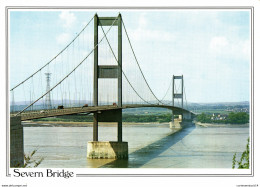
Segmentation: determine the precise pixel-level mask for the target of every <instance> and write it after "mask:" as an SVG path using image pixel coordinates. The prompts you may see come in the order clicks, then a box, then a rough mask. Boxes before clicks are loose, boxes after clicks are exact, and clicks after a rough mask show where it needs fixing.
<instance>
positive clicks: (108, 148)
mask: <svg viewBox="0 0 260 187" xmlns="http://www.w3.org/2000/svg"><path fill="white" fill-rule="evenodd" d="M87 158H90V159H103V158H105V159H107V158H110V159H125V158H128V142H113V141H106V142H99V141H92V142H88V146H87Z"/></svg>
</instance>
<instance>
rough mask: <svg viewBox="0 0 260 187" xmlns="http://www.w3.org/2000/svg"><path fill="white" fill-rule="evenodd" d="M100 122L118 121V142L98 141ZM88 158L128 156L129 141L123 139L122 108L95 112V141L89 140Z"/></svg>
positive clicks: (122, 157)
mask: <svg viewBox="0 0 260 187" xmlns="http://www.w3.org/2000/svg"><path fill="white" fill-rule="evenodd" d="M98 122H117V142H115V141H102V142H101V141H98ZM87 158H90V159H100V158H110V159H124V158H128V142H123V141H122V109H114V110H107V111H99V112H95V113H94V122H93V141H91V142H88V146H87Z"/></svg>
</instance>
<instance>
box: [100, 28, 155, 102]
mask: <svg viewBox="0 0 260 187" xmlns="http://www.w3.org/2000/svg"><path fill="white" fill-rule="evenodd" d="M100 26H101V29H102V31H103V33H105V31H104V29H103V27H102V25H101V24H100ZM105 38H106V41H107V43H108V45H109V47H110V50H111V52H112V53H113V56H114V58H115V60H116V62H117V64H118V65H119V66H120V68H121V70H122V73H123V75H124V76H125V78H126V80H127V82H128V84H129V85H130V86H131V87H132V89H133V90H134V92H135V93H136V94H137V95H138V97H140V99H142V100H143V101H144V102H146V103H148V104H151V103H149V102H148V101H146V100H145V99H144V98H143V97H141V96H140V95H139V93H138V92H137V91H136V90H135V88H134V87H133V85H132V84H131V83H130V81H129V79H128V78H127V76H126V74H125V72H124V71H123V68H122V64H119V62H118V60H117V58H116V55H115V53H114V50H113V49H112V47H111V45H110V42H109V41H108V39H107V36H105Z"/></svg>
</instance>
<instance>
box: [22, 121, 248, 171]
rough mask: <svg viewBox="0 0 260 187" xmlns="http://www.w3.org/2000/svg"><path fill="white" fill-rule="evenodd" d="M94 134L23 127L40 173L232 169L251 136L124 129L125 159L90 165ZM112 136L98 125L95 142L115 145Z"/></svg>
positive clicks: (243, 129) (238, 131) (223, 130)
mask: <svg viewBox="0 0 260 187" xmlns="http://www.w3.org/2000/svg"><path fill="white" fill-rule="evenodd" d="M43 125H44V124H43ZM45 125H46V124H45ZM47 126H48V125H47ZM92 132H93V131H92V127H24V149H25V150H24V151H25V153H30V152H32V151H33V150H35V149H37V152H36V154H35V155H34V158H35V159H36V160H38V159H40V158H41V157H43V158H44V160H43V161H42V163H41V164H40V165H39V166H38V167H41V168H50V167H51V168H97V167H105V168H107V167H109V168H110V167H111V168H231V167H232V157H233V154H234V153H237V155H240V154H241V153H242V152H243V151H244V150H245V148H246V144H247V138H248V137H249V127H248V125H240V126H236V125H227V126H224V127H208V128H205V127H200V126H195V125H193V126H190V127H187V128H184V129H182V130H181V131H178V132H176V130H173V129H170V128H169V125H168V124H142V125H137V124H134V125H123V141H126V142H128V149H129V158H128V160H112V159H97V160H91V159H87V158H86V154H87V142H88V141H92ZM116 132H117V129H116V126H100V127H99V141H116V140H117V137H116V136H117V134H116Z"/></svg>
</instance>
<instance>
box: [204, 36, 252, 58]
mask: <svg viewBox="0 0 260 187" xmlns="http://www.w3.org/2000/svg"><path fill="white" fill-rule="evenodd" d="M209 49H210V52H212V53H214V55H215V56H221V57H228V58H231V59H241V58H242V59H248V58H249V56H250V51H251V50H250V41H249V40H241V39H237V38H229V40H228V39H227V38H226V37H223V36H215V37H212V39H211V40H210V43H209Z"/></svg>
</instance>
